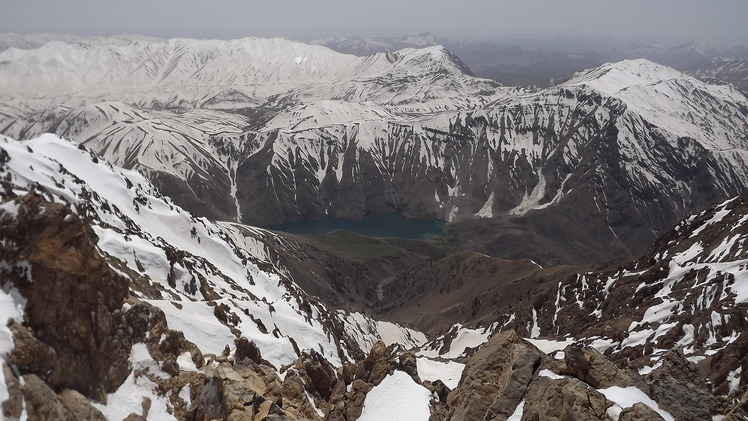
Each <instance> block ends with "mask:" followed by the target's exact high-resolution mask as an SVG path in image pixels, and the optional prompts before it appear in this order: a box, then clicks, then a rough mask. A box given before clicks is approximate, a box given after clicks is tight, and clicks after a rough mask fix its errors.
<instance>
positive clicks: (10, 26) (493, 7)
mask: <svg viewBox="0 0 748 421" xmlns="http://www.w3.org/2000/svg"><path fill="white" fill-rule="evenodd" d="M0 10H1V11H2V13H0V32H16V33H21V34H30V33H42V32H51V33H65V34H82V35H113V34H142V35H151V36H158V37H191V38H239V37H244V36H260V37H266V36H280V37H289V38H314V37H323V36H399V35H403V34H407V33H418V32H426V31H430V32H432V33H433V34H434V35H437V36H447V37H452V38H462V37H471V38H491V39H499V40H500V39H501V38H502V37H510V36H527V35H533V36H534V35H539V36H542V37H555V36H577V35H586V36H606V37H607V36H611V37H626V38H629V39H640V40H651V41H656V42H661V43H677V42H681V41H690V40H700V41H707V42H711V43H715V44H718V45H735V44H748V24H746V22H747V21H748V0H461V1H457V0H377V1H373V0H369V1H364V0H265V1H262V2H259V1H250V0H204V1H198V0H116V1H113V0H64V1H63V0H0Z"/></svg>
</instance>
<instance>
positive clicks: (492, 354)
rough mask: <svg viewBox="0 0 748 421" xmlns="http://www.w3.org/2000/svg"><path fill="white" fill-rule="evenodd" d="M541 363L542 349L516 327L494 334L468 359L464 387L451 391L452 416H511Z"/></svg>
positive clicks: (463, 376)
mask: <svg viewBox="0 0 748 421" xmlns="http://www.w3.org/2000/svg"><path fill="white" fill-rule="evenodd" d="M539 364H540V352H539V351H538V350H537V349H535V348H534V347H532V346H528V344H527V343H526V342H524V341H522V340H521V339H520V338H519V336H517V334H516V333H515V332H514V331H508V332H502V333H500V334H498V335H496V336H494V337H493V338H491V339H490V340H489V341H488V342H487V343H486V344H485V345H484V346H483V347H481V349H480V350H479V351H478V352H477V353H476V354H475V355H473V356H472V357H470V358H469V359H468V361H467V365H466V367H465V370H464V371H463V373H462V378H461V379H460V383H461V387H460V388H458V389H456V390H455V391H453V392H452V393H450V394H449V397H448V398H447V404H448V406H450V407H451V410H450V416H449V419H450V420H454V421H461V420H476V419H493V418H497V417H498V418H501V417H504V418H506V417H508V416H509V415H511V414H512V412H513V411H514V408H516V407H517V405H518V404H519V403H520V401H521V400H522V398H523V396H524V394H525V391H526V390H527V386H528V385H529V384H530V381H531V380H532V378H533V375H534V373H535V370H536V369H537V368H538V366H539Z"/></svg>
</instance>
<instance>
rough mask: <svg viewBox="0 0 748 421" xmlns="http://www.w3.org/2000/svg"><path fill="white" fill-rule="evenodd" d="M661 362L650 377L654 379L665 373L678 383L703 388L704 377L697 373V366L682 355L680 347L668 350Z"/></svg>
mask: <svg viewBox="0 0 748 421" xmlns="http://www.w3.org/2000/svg"><path fill="white" fill-rule="evenodd" d="M661 363H662V364H661V365H660V366H659V367H658V368H657V369H656V370H654V371H653V372H652V374H651V375H650V376H649V378H650V379H653V380H656V379H657V378H658V377H661V376H663V375H665V374H667V375H670V376H671V377H672V378H674V379H675V380H677V381H678V382H680V383H683V384H685V385H692V386H694V387H698V388H699V389H704V387H705V384H704V379H703V378H702V377H701V375H700V374H699V372H698V368H697V367H696V365H695V364H694V363H692V362H691V361H688V359H686V356H685V355H683V350H681V349H680V348H673V349H671V350H669V351H668V352H667V353H666V354H665V355H664V356H663V357H662V360H661Z"/></svg>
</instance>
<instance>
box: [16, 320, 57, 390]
mask: <svg viewBox="0 0 748 421" xmlns="http://www.w3.org/2000/svg"><path fill="white" fill-rule="evenodd" d="M8 328H9V329H10V331H11V332H12V333H13V350H12V351H11V353H10V362H11V363H13V364H15V365H16V367H18V369H19V370H21V371H22V372H24V373H33V374H36V375H37V376H40V377H42V378H44V377H46V376H48V375H49V373H50V372H52V370H54V368H55V366H56V365H57V353H56V352H55V350H54V349H53V348H52V347H51V346H49V345H47V344H45V343H43V342H41V341H38V340H37V339H36V338H34V337H33V336H32V335H31V333H30V332H29V331H28V329H27V328H25V327H23V326H21V324H20V323H15V322H14V321H13V320H12V319H11V320H10V322H9V323H8Z"/></svg>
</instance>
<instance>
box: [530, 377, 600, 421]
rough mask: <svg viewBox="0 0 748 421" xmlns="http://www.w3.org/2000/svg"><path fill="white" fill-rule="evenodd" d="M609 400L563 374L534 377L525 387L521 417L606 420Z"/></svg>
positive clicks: (535, 419) (587, 420) (534, 420)
mask: <svg viewBox="0 0 748 421" xmlns="http://www.w3.org/2000/svg"><path fill="white" fill-rule="evenodd" d="M611 404H612V403H611V402H609V401H608V400H607V399H605V396H603V394H602V393H600V392H598V391H597V390H595V389H593V388H591V387H589V386H588V385H586V384H585V383H583V382H581V381H579V380H577V379H574V378H571V377H566V378H563V379H558V380H557V379H550V378H548V377H537V378H536V379H535V380H534V381H533V382H532V383H531V384H530V387H528V389H527V393H526V395H525V406H524V413H523V414H522V419H523V420H525V421H541V420H561V421H593V420H595V421H596V420H603V419H608V417H607V415H606V411H607V408H608V407H609V406H611Z"/></svg>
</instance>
